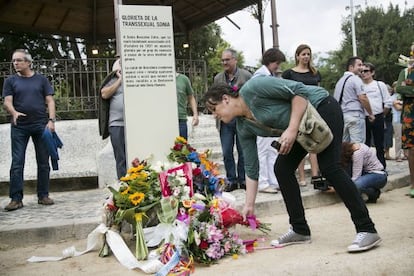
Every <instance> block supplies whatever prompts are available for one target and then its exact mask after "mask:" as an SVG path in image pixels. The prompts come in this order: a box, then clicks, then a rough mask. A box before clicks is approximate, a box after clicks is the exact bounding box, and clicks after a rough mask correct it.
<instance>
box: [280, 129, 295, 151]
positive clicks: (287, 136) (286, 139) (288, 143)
mask: <svg viewBox="0 0 414 276" xmlns="http://www.w3.org/2000/svg"><path fill="white" fill-rule="evenodd" d="M296 136H297V132H296V130H292V129H289V128H287V129H286V130H285V131H284V132H283V133H282V136H280V139H279V143H280V149H279V154H282V155H283V154H288V153H289V152H290V150H291V149H292V146H293V144H294V143H295V140H296Z"/></svg>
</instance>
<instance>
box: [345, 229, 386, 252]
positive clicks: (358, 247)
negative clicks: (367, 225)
mask: <svg viewBox="0 0 414 276" xmlns="http://www.w3.org/2000/svg"><path fill="white" fill-rule="evenodd" d="M380 242H381V238H380V236H379V235H378V234H377V233H368V232H359V233H358V234H357V235H356V237H355V240H354V241H353V242H352V244H351V245H350V246H348V252H351V253H352V252H362V251H367V250H370V249H371V248H373V247H374V246H376V245H378V244H379V243H380Z"/></svg>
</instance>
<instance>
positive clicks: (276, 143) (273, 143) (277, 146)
mask: <svg viewBox="0 0 414 276" xmlns="http://www.w3.org/2000/svg"><path fill="white" fill-rule="evenodd" d="M270 145H271V146H272V147H273V148H275V149H277V150H280V146H281V144H280V143H279V142H278V141H276V140H275V141H273V142H272V143H271V144H270Z"/></svg>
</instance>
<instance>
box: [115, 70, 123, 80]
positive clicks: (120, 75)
mask: <svg viewBox="0 0 414 276" xmlns="http://www.w3.org/2000/svg"><path fill="white" fill-rule="evenodd" d="M116 76H117V77H118V78H119V79H120V78H121V77H122V74H121V70H117V71H116Z"/></svg>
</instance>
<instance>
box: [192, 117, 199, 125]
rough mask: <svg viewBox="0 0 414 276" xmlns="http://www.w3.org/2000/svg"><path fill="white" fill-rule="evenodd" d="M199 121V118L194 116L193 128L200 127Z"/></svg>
mask: <svg viewBox="0 0 414 276" xmlns="http://www.w3.org/2000/svg"><path fill="white" fill-rule="evenodd" d="M198 123H199V120H198V116H193V121H192V123H191V124H192V126H198Z"/></svg>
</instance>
